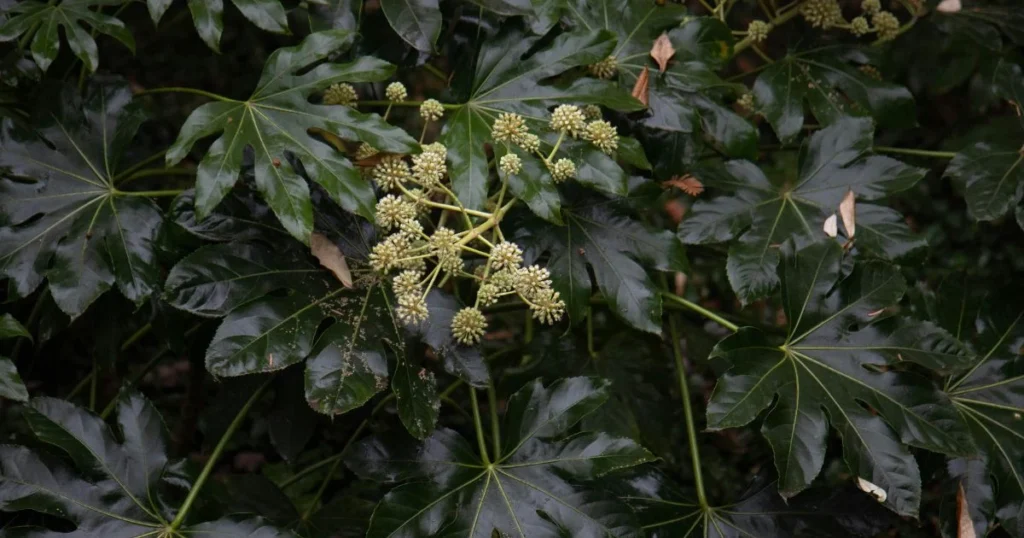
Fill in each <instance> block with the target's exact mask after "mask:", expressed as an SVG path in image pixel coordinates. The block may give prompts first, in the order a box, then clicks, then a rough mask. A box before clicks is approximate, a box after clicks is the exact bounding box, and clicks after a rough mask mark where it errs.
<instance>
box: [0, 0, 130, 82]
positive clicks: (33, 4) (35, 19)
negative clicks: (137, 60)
mask: <svg viewBox="0 0 1024 538" xmlns="http://www.w3.org/2000/svg"><path fill="white" fill-rule="evenodd" d="M123 3H125V0H62V1H60V2H41V1H39V0H26V1H23V2H18V3H17V4H16V5H15V6H14V7H13V8H12V9H11V11H10V12H9V13H10V16H9V18H8V19H7V20H6V21H5V22H4V23H3V25H2V26H0V41H14V40H15V39H19V38H21V37H22V36H23V35H25V34H28V33H30V32H33V31H34V32H35V35H34V36H33V37H32V44H31V50H32V58H33V59H34V60H35V62H36V65H38V66H39V68H40V69H42V70H43V71H46V70H47V69H48V68H49V67H50V64H51V63H53V61H54V60H55V59H57V54H58V53H60V29H61V28H63V29H64V37H65V39H67V42H68V45H69V46H70V47H71V51H72V52H74V53H75V56H78V58H79V59H80V60H82V63H83V64H85V66H86V67H87V68H88V69H89V72H95V71H96V68H97V67H99V64H100V59H99V53H98V52H97V49H96V40H95V39H93V34H91V33H90V32H89V31H87V30H86V29H85V28H84V26H88V27H90V28H92V29H93V31H94V32H98V33H101V34H104V35H108V36H110V37H113V38H114V39H116V40H118V41H120V42H121V43H123V44H124V46H126V47H128V48H129V49H130V50H131V51H132V53H134V52H135V39H134V38H133V37H132V34H131V32H130V31H128V28H127V27H125V25H124V23H123V22H121V21H120V20H119V19H117V18H116V17H111V16H110V15H104V14H103V13H102V12H101V9H102V8H103V6H118V5H121V4H123Z"/></svg>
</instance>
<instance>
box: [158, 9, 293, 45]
mask: <svg viewBox="0 0 1024 538" xmlns="http://www.w3.org/2000/svg"><path fill="white" fill-rule="evenodd" d="M173 2H174V0H146V5H147V7H149V15H150V17H151V18H152V19H153V24H158V23H159V22H160V19H161V18H162V17H163V15H164V13H166V12H167V8H169V7H170V6H171V4H172V3H173ZM231 3H232V4H234V5H235V7H236V8H238V10H239V11H241V12H242V15H243V16H244V17H245V18H246V19H249V22H251V23H253V24H255V25H256V26H257V27H259V28H261V29H263V30H266V31H268V32H274V33H278V34H286V33H288V18H287V14H286V13H285V10H284V6H282V5H281V2H279V1H278V0H231ZM188 8H189V11H191V12H192V22H193V23H194V24H195V27H196V32H198V33H199V37H201V38H202V39H203V41H204V42H206V44H207V46H209V47H210V48H211V49H213V50H215V51H220V36H221V33H223V31H224V0H188Z"/></svg>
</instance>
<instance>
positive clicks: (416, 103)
mask: <svg viewBox="0 0 1024 538" xmlns="http://www.w3.org/2000/svg"><path fill="white" fill-rule="evenodd" d="M356 104H357V105H361V106H362V105H365V106H420V105H422V104H423V101H386V100H385V101H370V100H366V101H362V100H361V101H356ZM441 106H442V107H444V108H445V110H458V109H460V108H462V107H463V106H464V105H462V104H459V103H441Z"/></svg>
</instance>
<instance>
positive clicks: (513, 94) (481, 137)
mask: <svg viewBox="0 0 1024 538" xmlns="http://www.w3.org/2000/svg"><path fill="white" fill-rule="evenodd" d="M539 41H540V38H534V37H528V36H527V35H526V34H524V33H523V32H521V31H516V30H514V29H510V30H507V31H505V32H503V33H501V34H499V35H498V36H496V37H493V38H491V39H489V40H487V41H486V42H485V43H484V44H483V46H482V47H481V49H480V52H479V54H478V55H477V57H476V68H475V71H474V75H473V78H472V82H471V86H470V89H469V91H468V92H467V95H465V96H464V98H465V102H464V104H463V105H462V106H461V107H460V108H459V110H458V111H457V112H456V113H455V114H454V115H453V116H452V117H451V118H450V119H449V120H448V123H447V124H446V126H445V129H444V132H443V133H442V136H441V142H442V143H444V144H445V145H446V146H448V148H449V158H450V160H451V165H450V167H449V174H450V176H451V179H452V190H453V191H454V192H455V194H456V195H458V197H459V200H460V201H461V202H462V204H463V205H464V206H466V207H467V208H470V209H481V208H483V205H484V200H485V199H486V198H487V194H488V187H489V170H488V165H487V162H488V158H487V152H486V150H485V144H487V143H489V142H493V141H492V139H491V137H490V132H491V124H492V123H493V122H494V119H495V118H497V116H498V114H500V113H501V112H516V113H518V114H521V115H523V116H524V117H526V118H527V120H528V122H529V124H530V127H531V130H533V132H535V133H537V134H538V135H543V134H544V133H545V131H546V130H547V129H548V128H547V119H548V117H549V111H548V109H549V107H552V106H554V105H556V104H560V103H570V104H579V105H582V104H597V105H602V106H606V107H608V108H611V109H613V110H621V111H627V112H628V111H634V110H639V109H640V108H642V105H641V104H640V103H639V102H637V101H636V100H635V99H633V98H632V97H631V96H630V95H629V93H628V92H627V91H624V90H622V89H620V88H618V87H616V86H615V85H614V84H612V83H610V82H607V81H602V80H596V79H592V78H586V77H575V78H569V79H568V80H561V79H560V80H558V81H557V82H550V81H549V79H551V78H553V77H556V76H557V75H560V74H562V73H565V72H566V71H569V70H570V69H572V68H574V67H579V66H585V65H589V64H592V63H595V62H597V61H600V60H602V59H604V58H605V57H607V56H608V54H609V53H610V52H611V51H612V49H613V47H614V46H615V42H614V36H613V35H612V34H611V33H609V32H607V31H596V30H595V31H578V32H573V33H566V34H562V35H560V36H558V37H556V38H555V39H554V40H553V41H551V43H550V44H549V45H547V46H546V47H544V48H541V49H540V50H536V51H535V50H534V49H535V48H536V47H537V45H538V44H539ZM549 138H550V139H549ZM542 139H543V140H544V144H542V148H541V151H544V150H545V148H546V149H547V150H548V151H550V148H551V147H552V146H553V144H554V137H546V136H542ZM584 146H585V147H587V148H590V149H593V148H591V147H590V145H589V144H578V143H577V144H571V143H567V144H565V145H564V146H563V147H565V148H566V149H567V150H569V151H570V152H571V151H572V150H573V148H578V150H579V151H581V152H582V151H584V149H583V148H584ZM571 156H572V157H573V160H574V161H576V163H577V175H576V177H577V180H579V181H580V182H581V183H584V184H587V185H590V186H593V187H594V188H597V189H601V190H605V191H606V192H610V193H613V194H625V189H626V181H627V179H628V176H627V175H626V173H625V172H624V171H623V170H622V169H621V168H620V167H619V166H618V165H617V164H616V163H615V161H614V160H613V159H611V158H609V157H608V156H606V155H604V154H603V153H601V152H600V151H597V150H594V151H593V152H590V151H587V153H586V155H585V156H584V157H585V158H584V159H583V161H585V162H581V160H580V159H579V158H578V156H576V155H571ZM528 160H537V158H536V157H534V156H530V157H529V159H528ZM535 164H536V166H538V167H540V168H541V169H542V168H543V165H541V164H540V163H539V160H537V162H536V163H535ZM602 174H607V175H608V176H609V177H608V178H607V179H598V178H597V177H596V176H598V175H602ZM533 181H538V180H533ZM545 181H551V180H550V176H548V177H547V178H546V179H545ZM521 192H522V190H521ZM546 199H547V202H546V204H545V205H543V206H539V207H538V210H539V208H540V207H551V206H553V207H555V208H557V203H556V202H555V201H554V200H553V199H552V196H550V195H548V196H547V198H546ZM530 207H531V208H533V207H535V204H534V203H530Z"/></svg>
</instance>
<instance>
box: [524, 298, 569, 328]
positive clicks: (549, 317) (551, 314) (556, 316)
mask: <svg viewBox="0 0 1024 538" xmlns="http://www.w3.org/2000/svg"><path fill="white" fill-rule="evenodd" d="M530 302H531V303H533V304H532V305H530V310H532V311H533V319H536V320H538V321H540V322H541V323H544V324H546V325H553V324H554V323H555V322H556V321H558V320H560V319H562V316H563V315H564V314H565V302H563V301H562V300H561V299H559V297H558V292H557V291H554V290H551V289H545V290H541V291H539V292H537V293H536V294H535V295H534V296H533V297H532V298H531V299H530Z"/></svg>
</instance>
